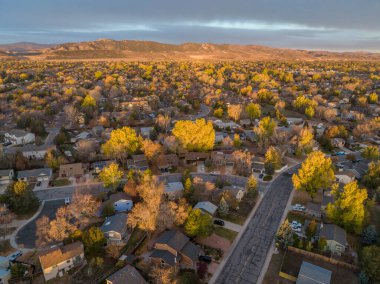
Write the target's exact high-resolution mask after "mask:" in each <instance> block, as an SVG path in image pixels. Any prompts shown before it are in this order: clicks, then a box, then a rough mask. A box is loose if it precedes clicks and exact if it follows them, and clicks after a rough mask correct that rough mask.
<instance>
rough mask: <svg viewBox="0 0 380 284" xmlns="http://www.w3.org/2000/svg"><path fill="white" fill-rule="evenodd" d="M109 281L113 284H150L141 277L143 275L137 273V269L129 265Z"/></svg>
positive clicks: (109, 278)
mask: <svg viewBox="0 0 380 284" xmlns="http://www.w3.org/2000/svg"><path fill="white" fill-rule="evenodd" d="M107 281H109V282H111V283H112V284H124V283H131V284H145V283H148V282H146V281H145V279H144V278H143V277H142V276H141V274H140V273H139V272H138V271H137V269H136V268H134V267H133V266H131V265H129V264H127V265H126V266H124V267H123V268H122V269H119V270H118V271H116V272H115V273H114V274H112V275H111V276H109V277H107ZM107 283H108V282H107Z"/></svg>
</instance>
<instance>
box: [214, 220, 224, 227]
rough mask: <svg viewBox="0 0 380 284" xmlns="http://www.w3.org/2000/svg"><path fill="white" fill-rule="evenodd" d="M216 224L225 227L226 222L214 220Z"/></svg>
mask: <svg viewBox="0 0 380 284" xmlns="http://www.w3.org/2000/svg"><path fill="white" fill-rule="evenodd" d="M214 224H215V225H219V226H224V221H223V220H219V219H215V220H214Z"/></svg>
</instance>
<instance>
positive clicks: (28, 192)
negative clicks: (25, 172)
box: [6, 181, 40, 214]
mask: <svg viewBox="0 0 380 284" xmlns="http://www.w3.org/2000/svg"><path fill="white" fill-rule="evenodd" d="M6 197H7V203H8V205H9V208H10V209H11V210H12V211H14V212H15V213H16V214H22V213H28V212H33V211H34V210H36V209H37V208H38V206H39V205H40V202H39V200H38V198H37V197H36V196H35V194H34V192H33V190H32V189H31V188H29V187H28V184H27V183H26V182H24V181H16V182H13V183H12V184H10V185H9V186H8V188H7V191H6Z"/></svg>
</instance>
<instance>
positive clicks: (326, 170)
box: [292, 151, 335, 199]
mask: <svg viewBox="0 0 380 284" xmlns="http://www.w3.org/2000/svg"><path fill="white" fill-rule="evenodd" d="M292 180H293V185H294V188H295V189H296V190H303V191H306V192H307V193H308V194H309V195H310V197H311V198H312V199H313V198H314V197H315V195H316V193H317V191H318V190H319V189H322V188H327V187H329V186H331V184H332V183H333V182H334V180H335V175H334V170H333V167H332V161H331V159H330V158H328V157H326V156H325V154H323V153H322V152H320V151H316V152H312V153H311V154H309V156H308V157H307V158H306V160H305V161H304V162H303V163H302V167H301V168H300V169H299V170H298V173H297V174H293V177H292Z"/></svg>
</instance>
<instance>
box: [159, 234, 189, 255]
mask: <svg viewBox="0 0 380 284" xmlns="http://www.w3.org/2000/svg"><path fill="white" fill-rule="evenodd" d="M189 240H190V239H189V238H188V237H186V236H185V235H184V234H182V233H181V232H179V231H174V230H170V231H165V232H164V233H162V235H161V236H160V237H159V238H158V239H157V241H156V243H160V244H166V245H168V246H170V247H171V248H173V249H174V250H176V251H180V250H181V249H182V248H183V247H184V246H185V245H186V243H187V242H188V241H189Z"/></svg>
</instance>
